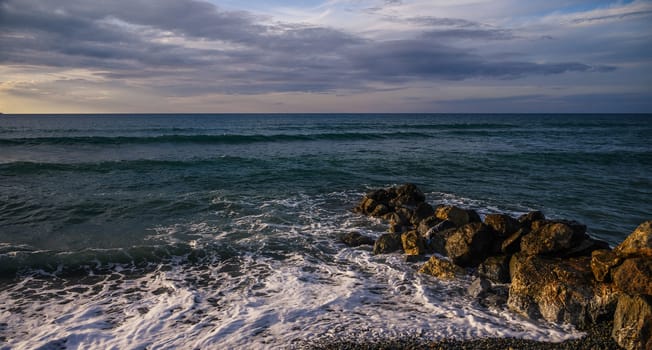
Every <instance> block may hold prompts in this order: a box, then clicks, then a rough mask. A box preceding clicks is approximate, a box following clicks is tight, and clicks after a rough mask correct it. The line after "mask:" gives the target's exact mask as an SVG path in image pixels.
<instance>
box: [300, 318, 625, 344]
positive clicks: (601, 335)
mask: <svg viewBox="0 0 652 350" xmlns="http://www.w3.org/2000/svg"><path fill="white" fill-rule="evenodd" d="M611 327H612V324H611V323H610V322H604V323H601V324H597V325H595V326H594V327H592V328H591V329H588V330H587V335H586V336H585V337H584V338H581V339H577V340H569V341H565V342H563V343H546V342H539V341H532V340H522V339H514V338H484V339H476V340H465V341H460V340H440V341H436V342H432V341H429V340H424V339H420V338H404V339H391V340H385V341H377V342H364V341H341V342H332V343H324V344H311V345H309V346H307V347H305V348H306V349H314V350H317V349H319V350H326V349H328V350H330V349H339V350H348V349H351V350H353V349H355V350H358V349H363V350H371V349H387V350H389V349H410V350H420V349H435V350H440V349H441V350H475V349H489V350H493V349H496V350H499V349H500V350H506V349H513V350H517V349H527V350H557V349H562V350H563V349H566V350H570V349H582V350H617V349H621V348H620V347H619V346H618V345H617V344H616V343H615V342H614V341H613V339H611Z"/></svg>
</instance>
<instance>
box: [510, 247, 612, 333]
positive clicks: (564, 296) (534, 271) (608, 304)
mask: <svg viewBox="0 0 652 350" xmlns="http://www.w3.org/2000/svg"><path fill="white" fill-rule="evenodd" d="M510 274H511V278H512V283H511V285H510V287H509V298H508V300H507V306H508V307H509V308H510V309H511V310H513V311H515V312H517V313H520V314H522V315H524V316H527V317H530V318H539V317H541V318H543V319H545V320H547V321H549V322H555V323H570V324H573V325H575V326H576V327H579V328H585V327H587V326H589V325H590V324H592V323H595V322H597V321H599V320H603V319H604V318H606V317H609V316H610V315H611V314H612V313H613V309H614V307H615V303H616V300H617V295H618V293H616V290H615V287H614V286H612V285H609V284H604V283H598V282H596V281H595V279H594V278H593V273H592V271H591V268H590V258H588V257H580V258H572V259H563V260H562V259H556V258H554V259H553V258H546V257H542V256H533V255H525V254H522V253H519V254H515V255H514V256H513V257H512V260H511V261H510Z"/></svg>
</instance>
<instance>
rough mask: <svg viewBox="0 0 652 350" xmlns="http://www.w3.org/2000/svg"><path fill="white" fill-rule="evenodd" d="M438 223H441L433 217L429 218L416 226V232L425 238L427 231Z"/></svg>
mask: <svg viewBox="0 0 652 350" xmlns="http://www.w3.org/2000/svg"><path fill="white" fill-rule="evenodd" d="M440 222H442V221H441V220H439V219H437V218H436V217H435V216H429V217H427V218H425V219H423V220H421V221H420V222H419V225H417V232H419V234H421V235H422V236H424V237H425V236H426V235H427V234H428V231H430V229H431V228H433V227H435V226H436V225H437V224H439V223H440Z"/></svg>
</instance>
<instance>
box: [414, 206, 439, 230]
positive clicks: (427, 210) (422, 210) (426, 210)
mask: <svg viewBox="0 0 652 350" xmlns="http://www.w3.org/2000/svg"><path fill="white" fill-rule="evenodd" d="M434 214H435V208H433V207H432V205H430V204H428V203H426V202H423V203H419V204H417V206H416V207H415V208H414V211H413V212H412V216H411V217H410V223H412V225H413V226H415V227H417V226H419V224H420V223H421V221H423V220H424V219H426V218H428V217H432V216H433V215H434Z"/></svg>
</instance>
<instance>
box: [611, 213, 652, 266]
mask: <svg viewBox="0 0 652 350" xmlns="http://www.w3.org/2000/svg"><path fill="white" fill-rule="evenodd" d="M614 252H615V253H616V255H618V256H619V257H621V258H628V257H634V256H647V257H652V221H646V222H644V223H642V224H640V225H638V227H637V228H636V230H634V232H632V234H630V235H629V236H627V238H625V240H624V241H623V242H622V243H620V244H619V245H618V246H617V247H616V248H615V249H614Z"/></svg>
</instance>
